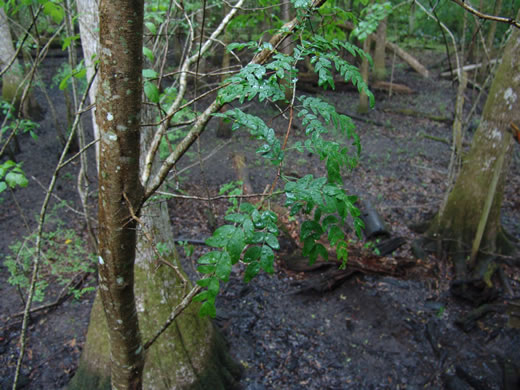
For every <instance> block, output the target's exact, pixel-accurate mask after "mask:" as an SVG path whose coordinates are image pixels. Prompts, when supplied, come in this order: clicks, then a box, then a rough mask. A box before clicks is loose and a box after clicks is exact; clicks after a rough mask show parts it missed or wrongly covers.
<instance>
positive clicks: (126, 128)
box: [116, 125, 128, 131]
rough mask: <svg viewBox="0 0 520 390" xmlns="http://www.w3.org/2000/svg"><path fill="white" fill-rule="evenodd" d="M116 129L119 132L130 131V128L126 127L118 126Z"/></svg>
mask: <svg viewBox="0 0 520 390" xmlns="http://www.w3.org/2000/svg"><path fill="white" fill-rule="evenodd" d="M116 129H117V130H118V131H126V130H128V127H126V126H125V125H117V126H116Z"/></svg>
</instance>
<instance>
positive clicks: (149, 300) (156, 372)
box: [69, 0, 240, 390]
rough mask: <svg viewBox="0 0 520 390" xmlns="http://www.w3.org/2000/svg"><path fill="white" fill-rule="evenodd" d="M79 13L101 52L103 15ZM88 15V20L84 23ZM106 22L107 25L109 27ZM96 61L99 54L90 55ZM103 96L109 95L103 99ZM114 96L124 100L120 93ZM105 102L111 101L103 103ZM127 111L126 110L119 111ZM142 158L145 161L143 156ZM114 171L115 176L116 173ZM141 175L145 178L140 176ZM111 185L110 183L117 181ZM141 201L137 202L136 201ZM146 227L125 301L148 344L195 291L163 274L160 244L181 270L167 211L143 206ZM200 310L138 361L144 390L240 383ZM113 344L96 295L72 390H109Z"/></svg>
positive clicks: (143, 145)
mask: <svg viewBox="0 0 520 390" xmlns="http://www.w3.org/2000/svg"><path fill="white" fill-rule="evenodd" d="M82 1H83V0H82ZM89 4H90V3H89ZM89 4H87V5H89ZM90 5H92V4H90ZM80 8H82V10H80V13H82V17H83V18H85V19H84V22H85V24H84V25H83V27H82V39H83V41H84V50H85V47H87V48H90V50H92V49H93V48H96V47H98V45H97V44H95V43H92V42H90V40H91V39H96V37H95V36H94V35H92V34H90V33H91V32H92V31H95V30H96V29H97V27H96V26H97V25H98V23H97V20H98V19H97V15H96V14H95V12H97V11H96V10H93V9H85V7H84V5H83V6H82V7H80ZM87 12H88V13H87ZM86 15H88V16H89V17H88V18H86ZM101 21H102V22H103V19H102V20H101ZM85 32H88V33H89V34H90V35H89V34H85ZM83 34H85V35H83ZM88 50H89V49H87V50H85V56H87V55H89V56H91V54H87V52H88ZM94 50H95V49H94ZM90 53H93V52H92V51H91V52H90ZM112 54H113V52H112ZM112 58H113V57H112ZM91 70H92V69H91ZM103 70H104V68H103V69H102V70H101V73H102V72H103ZM100 76H101V75H100ZM93 88H94V89H95V88H96V84H95V85H93ZM110 90H112V89H109V91H110ZM109 91H108V92H109ZM100 92H101V93H102V94H103V93H104V92H103V91H100ZM105 93H106V91H105ZM114 94H115V95H120V94H117V93H116V92H114ZM101 96H103V98H105V99H106V97H105V96H104V95H101ZM131 96H133V94H132V95H131ZM137 96H140V94H137ZM121 106H124V105H123V104H121ZM120 108H121V107H120ZM102 110H103V111H102ZM135 112H139V111H135ZM110 113H111V114H112V115H114V113H113V111H110ZM98 115H100V116H101V117H102V118H107V116H108V112H106V109H104V105H103V104H99V103H98ZM142 120H143V121H144V122H146V123H151V122H153V121H154V120H153V118H152V114H151V113H150V110H145V112H144V114H143V119H142ZM114 122H115V121H114ZM114 125H115V126H116V129H115V131H117V130H118V127H117V124H114ZM102 131H103V129H102ZM115 131H114V130H113V133H112V134H116V135H117V136H118V139H119V140H121V139H122V138H123V137H125V136H126V132H123V134H120V133H116V132H115ZM127 131H128V130H127ZM151 131H152V129H151V128H144V129H141V130H140V132H141V139H140V149H141V157H142V156H143V155H144V152H145V151H146V149H147V147H148V146H149V141H150V137H151ZM103 134H104V136H103V137H102V139H103V142H102V149H101V158H102V164H101V165H100V168H101V174H100V189H101V188H103V187H104V188H105V190H106V189H107V188H108V184H107V183H106V182H102V179H101V178H102V177H103V175H106V174H107V172H106V164H103V161H105V159H106V153H107V150H106V142H107V141H106V140H107V139H110V137H112V138H113V136H112V134H110V133H107V132H106V131H103ZM132 145H133V143H132ZM134 147H135V145H134V146H133V148H134ZM132 150H133V149H132ZM133 155H134V156H136V155H135V151H133ZM136 158H137V161H139V155H137V156H136ZM142 160H143V158H141V162H140V163H141V167H142V164H143V163H144V162H143V161H142ZM115 169H116V171H117V166H116V167H115ZM138 172H139V170H137V173H138ZM114 174H115V173H114ZM113 177H114V176H111V178H113ZM108 180H110V179H108ZM131 180H135V178H134V177H133V176H132V178H131ZM135 186H136V188H140V184H135ZM129 188H131V187H129ZM139 191H140V190H138V191H136V193H137V194H138V193H139ZM100 192H101V191H100ZM125 194H126V196H127V197H128V198H129V199H130V198H131V196H132V194H129V193H125ZM120 196H121V197H120V198H119V199H120V200H121V202H122V203H121V204H120V205H121V206H122V207H121V209H122V210H121V212H122V213H124V215H126V221H129V218H130V214H131V212H130V210H124V208H125V207H126V206H127V204H126V203H125V201H124V197H125V195H123V194H122V193H120ZM135 196H138V195H136V194H134V197H135ZM111 201H113V200H111ZM133 203H136V202H133ZM134 207H135V206H134ZM100 210H101V205H100ZM140 221H141V222H143V224H142V225H140V226H139V229H138V230H139V232H140V233H139V234H138V235H137V253H136V254H135V266H134V268H133V278H134V281H135V284H134V287H133V289H134V293H133V294H131V293H130V292H127V293H128V294H129V295H128V297H130V296H131V297H133V296H134V294H135V302H136V307H135V310H136V313H137V319H138V321H136V318H135V316H134V317H133V318H131V319H130V325H132V324H139V329H140V330H141V334H142V338H143V339H144V340H147V339H149V338H150V337H151V336H152V335H153V334H154V332H156V331H157V330H158V329H159V328H160V327H161V326H162V325H163V324H164V322H165V321H166V319H167V318H168V316H169V314H170V312H171V310H172V308H174V307H176V306H177V305H178V304H179V303H180V301H181V299H182V298H183V295H184V293H186V292H187V291H188V289H189V288H190V286H189V285H186V286H184V284H183V283H182V282H181V279H180V278H179V277H178V275H177V274H176V273H175V272H174V271H173V270H172V269H171V268H168V267H166V266H164V265H162V266H160V267H158V264H159V263H158V259H157V255H156V253H155V251H154V249H153V248H154V245H155V246H156V245H157V244H158V243H161V244H162V247H163V248H166V251H167V252H168V254H167V255H166V257H167V258H168V260H169V261H170V262H172V263H173V264H175V265H176V266H178V267H179V268H180V265H179V264H177V258H176V251H175V243H174V242H173V240H172V237H173V234H172V229H171V225H170V221H169V217H168V209H167V206H166V204H164V203H163V204H157V203H154V202H152V205H149V206H145V207H144V209H143V215H142V216H141V217H140ZM100 225H101V223H100ZM132 226H133V227H132ZM125 229H130V230H133V231H134V232H135V221H134V222H132V223H130V224H128V225H126V226H125ZM116 231H117V230H116ZM100 233H101V234H103V233H105V232H104V231H101V232H100ZM148 237H153V240H154V243H153V245H152V243H150V241H149V240H148ZM101 257H102V258H103V262H104V263H105V264H106V257H107V255H105V256H103V255H102V256H101ZM123 280H130V278H129V277H128V278H127V277H125V279H123ZM103 281H104V279H103V280H102V279H100V290H99V291H100V292H102V290H103V287H102V286H103ZM116 281H117V279H116ZM198 310H199V305H197V304H192V305H191V306H189V307H188V308H187V309H185V310H184V312H183V313H182V315H180V316H179V317H178V319H177V320H176V321H175V322H174V323H173V324H172V325H170V327H169V328H168V329H167V330H166V331H165V332H164V333H163V334H162V335H161V336H160V337H159V338H158V339H157V341H155V343H154V344H152V346H151V347H150V348H149V349H147V350H146V352H145V353H144V354H143V353H141V354H140V355H141V356H142V355H146V356H145V362H144V369H143V371H144V374H143V377H142V386H143V387H144V388H146V389H171V388H186V387H191V388H194V389H197V388H199V389H230V388H233V387H234V386H235V377H237V376H238V375H239V371H240V370H239V367H238V366H237V365H236V364H235V363H234V362H233V361H232V360H231V359H230V358H229V356H228V355H227V351H226V348H225V345H224V342H223V340H222V337H221V336H220V335H219V334H218V332H217V331H216V330H215V329H214V328H213V326H212V324H211V322H210V321H209V320H208V319H207V318H200V317H199V315H198ZM111 326H112V325H111ZM110 337H111V336H110ZM107 340H109V327H108V325H107V320H106V318H105V315H104V313H103V304H102V302H101V295H100V294H98V295H97V296H96V299H95V302H94V306H93V308H92V312H91V316H90V324H89V328H88V333H87V341H86V343H85V347H84V350H83V354H82V357H81V360H80V365H79V367H78V370H77V372H76V375H75V376H74V378H73V380H72V381H71V383H70V384H69V389H89V390H91V389H109V388H110V382H111V368H112V367H113V363H112V362H111V359H110V353H111V352H110V348H109V345H110V344H109V343H108V342H107ZM134 345H137V344H134ZM112 382H113V381H112Z"/></svg>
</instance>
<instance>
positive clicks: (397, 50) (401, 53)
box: [339, 22, 430, 78]
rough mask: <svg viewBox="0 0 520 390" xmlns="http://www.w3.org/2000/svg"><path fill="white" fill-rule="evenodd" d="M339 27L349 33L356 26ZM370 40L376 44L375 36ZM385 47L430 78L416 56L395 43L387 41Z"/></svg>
mask: <svg viewBox="0 0 520 390" xmlns="http://www.w3.org/2000/svg"><path fill="white" fill-rule="evenodd" d="M339 27H340V28H342V29H343V30H346V31H349V32H350V31H352V30H354V24H352V23H350V22H346V23H345V24H343V25H340V26H339ZM370 38H371V39H372V40H373V41H374V42H375V39H376V37H375V35H374V34H371V35H370ZM385 47H386V48H387V49H389V50H391V51H392V52H394V53H395V54H396V55H397V56H398V57H399V58H401V59H402V60H403V61H404V62H406V63H407V64H408V65H410V67H411V68H412V69H413V70H415V71H416V72H417V73H419V74H420V75H422V76H423V77H426V78H428V77H430V72H429V71H428V69H427V68H426V67H425V66H424V65H422V64H421V63H420V62H419V61H418V60H417V59H416V58H415V57H414V56H412V55H411V54H409V53H407V52H406V51H404V50H403V49H401V48H400V47H399V46H397V45H396V44H395V43H392V42H390V41H386V43H385Z"/></svg>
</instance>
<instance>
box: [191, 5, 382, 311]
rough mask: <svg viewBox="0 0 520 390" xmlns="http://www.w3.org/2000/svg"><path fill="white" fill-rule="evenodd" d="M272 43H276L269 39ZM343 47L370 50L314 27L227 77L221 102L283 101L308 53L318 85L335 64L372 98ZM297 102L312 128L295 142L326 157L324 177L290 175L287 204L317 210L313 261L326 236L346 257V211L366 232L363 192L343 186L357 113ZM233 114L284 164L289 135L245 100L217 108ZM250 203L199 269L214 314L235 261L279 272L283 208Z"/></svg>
mask: <svg viewBox="0 0 520 390" xmlns="http://www.w3.org/2000/svg"><path fill="white" fill-rule="evenodd" d="M294 3H295V6H298V7H302V9H303V8H304V7H308V5H309V1H302V0H296V1H294ZM264 47H266V46H265V45H264V46H262V47H260V46H258V45H257V44H255V43H250V44H241V45H238V44H232V45H229V46H228V50H241V49H243V48H250V49H251V48H254V49H256V50H261V49H262V48H264ZM267 47H269V46H267ZM341 50H346V51H348V52H349V53H351V54H352V55H354V56H361V57H366V58H368V59H369V60H370V61H371V59H370V57H369V56H368V55H367V54H365V53H364V52H363V51H362V50H361V49H359V48H357V47H355V46H354V45H352V44H350V43H348V42H345V41H340V40H335V39H333V40H327V39H325V38H323V37H321V36H319V35H315V36H313V37H312V38H309V39H307V40H304V39H301V41H300V42H299V44H298V45H296V47H295V48H294V51H293V53H292V55H286V54H283V53H276V54H275V55H274V56H273V57H272V60H271V62H269V63H268V64H266V65H259V64H249V65H248V66H246V67H244V68H243V69H242V70H241V71H240V72H239V73H237V74H236V75H234V76H232V77H230V78H228V79H227V80H226V81H225V84H224V86H223V88H222V89H221V90H220V92H219V96H218V99H219V101H220V102H221V103H228V104H232V103H234V102H238V103H240V104H242V103H244V102H245V101H251V100H253V99H258V101H259V102H263V101H266V100H268V101H273V102H276V101H280V100H283V99H285V90H284V89H285V88H295V83H297V81H298V78H297V64H298V63H299V62H301V61H304V60H305V58H306V57H309V58H310V60H311V63H312V64H314V70H315V72H316V73H317V74H318V78H319V82H318V83H319V85H320V86H322V87H324V88H326V87H330V88H334V79H333V70H334V69H335V71H336V72H337V73H339V74H340V75H341V77H343V79H345V80H346V81H350V82H352V83H353V84H354V85H355V86H357V88H358V90H359V91H360V92H361V91H362V92H365V93H366V94H367V95H368V96H369V97H370V101H371V102H372V104H373V102H374V96H373V95H372V93H371V92H370V91H369V89H368V86H367V84H366V83H365V82H364V80H363V78H362V77H361V75H360V73H359V71H358V69H357V68H356V67H355V66H354V65H351V64H349V63H348V62H347V61H345V60H344V59H342V58H341V57H340V55H339V52H340V51H341ZM296 102H297V104H296V105H295V106H294V107H293V108H294V109H295V110H296V112H297V116H298V117H299V118H300V119H301V122H302V126H303V127H304V129H305V135H306V137H307V138H306V140H305V141H304V142H303V143H295V145H294V146H293V149H295V150H297V151H300V152H302V153H311V154H313V155H316V156H318V157H319V158H320V160H322V161H323V162H324V164H325V167H326V170H327V174H326V176H325V177H318V178H315V177H313V176H312V175H307V176H305V177H303V178H301V179H298V180H295V179H291V178H287V177H283V176H282V179H283V180H285V187H284V193H285V205H286V206H287V207H289V208H290V211H291V214H292V215H296V214H298V213H302V214H304V215H307V216H309V217H310V218H309V219H308V220H306V221H305V222H303V223H302V225H301V231H300V239H301V241H302V242H303V253H304V255H306V256H308V257H309V259H310V261H311V262H314V261H316V259H317V258H318V256H321V257H323V258H324V259H327V257H328V250H327V248H326V246H325V245H326V244H324V243H323V242H324V241H323V240H324V239H325V240H326V241H328V245H330V247H332V248H334V249H335V251H336V255H337V256H338V258H339V259H342V260H343V263H342V266H345V265H346V262H347V258H348V250H347V249H348V248H347V242H346V237H345V233H344V232H343V229H342V226H343V225H344V224H345V222H346V220H347V219H350V220H352V222H353V225H354V228H355V230H356V232H357V234H358V235H360V231H361V228H362V227H363V222H362V221H361V219H360V218H359V215H360V212H359V210H358V209H357V207H356V206H355V202H356V197H355V196H349V195H348V194H347V192H346V191H345V189H344V188H343V179H342V169H351V168H353V167H354V166H355V165H356V163H357V160H358V157H359V154H360V151H361V146H360V142H359V137H358V136H357V134H356V133H355V126H354V123H353V121H352V119H351V118H349V117H348V116H346V115H343V114H339V113H338V112H337V111H336V109H335V107H334V106H333V105H332V104H330V103H328V102H326V101H324V100H323V99H321V98H319V97H315V96H314V97H313V96H300V97H298V98H297V100H296ZM215 116H218V117H221V118H223V119H224V120H228V121H231V122H232V130H233V131H238V130H239V129H245V130H247V131H248V132H249V134H251V136H252V137H253V138H255V139H257V140H260V141H261V146H260V147H259V148H258V149H257V153H259V154H260V155H262V156H263V157H264V158H266V159H267V160H268V161H270V162H271V164H273V165H275V166H281V164H283V161H284V158H285V153H284V150H282V146H281V145H282V143H281V141H280V140H279V139H278V137H277V136H276V133H275V131H274V129H273V128H271V127H269V126H268V125H266V123H265V122H264V121H263V120H262V119H261V118H259V117H258V116H256V115H252V114H249V113H246V112H244V111H243V110H241V109H240V108H238V107H234V108H231V109H228V110H226V111H225V112H223V113H218V114H215ZM257 207H260V206H254V205H252V204H249V203H243V204H241V205H240V207H239V208H238V210H237V209H236V208H235V209H234V211H233V212H231V213H229V214H227V215H226V217H225V218H226V220H227V221H228V222H230V223H229V224H227V225H224V226H221V227H219V228H218V229H217V230H216V231H215V232H214V234H213V236H212V237H211V238H209V239H208V240H207V241H206V244H207V245H209V246H211V247H212V248H214V250H212V251H211V252H209V253H207V254H205V255H204V256H202V257H201V258H200V259H199V260H198V263H199V267H198V270H199V272H201V273H203V274H205V275H206V277H205V278H204V279H202V280H199V281H198V282H197V283H198V285H199V286H201V287H203V288H204V290H203V291H202V292H201V293H199V294H198V295H197V296H196V297H195V300H196V301H200V302H202V306H201V314H203V315H211V316H214V315H215V305H214V304H215V298H216V296H217V294H218V291H219V289H220V283H221V282H226V281H227V280H228V279H229V275H230V273H231V269H232V267H233V265H234V264H236V263H237V262H239V261H241V262H243V263H245V264H247V267H246V271H245V274H244V279H245V281H246V282H248V281H250V280H251V279H252V278H253V277H254V276H256V274H257V273H258V272H259V271H260V270H264V271H265V272H268V273H272V272H273V270H274V267H273V263H274V251H275V250H277V249H279V243H278V238H277V236H278V228H277V215H276V214H275V213H273V212H272V211H270V210H261V209H258V208H257Z"/></svg>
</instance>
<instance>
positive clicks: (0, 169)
mask: <svg viewBox="0 0 520 390" xmlns="http://www.w3.org/2000/svg"><path fill="white" fill-rule="evenodd" d="M27 184H28V181H27V178H26V177H25V173H24V172H23V170H22V164H21V163H15V162H14V161H11V160H7V161H6V162H4V163H3V164H0V193H2V192H4V191H5V190H6V189H7V188H8V187H9V188H11V189H12V188H15V187H16V186H19V187H27Z"/></svg>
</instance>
